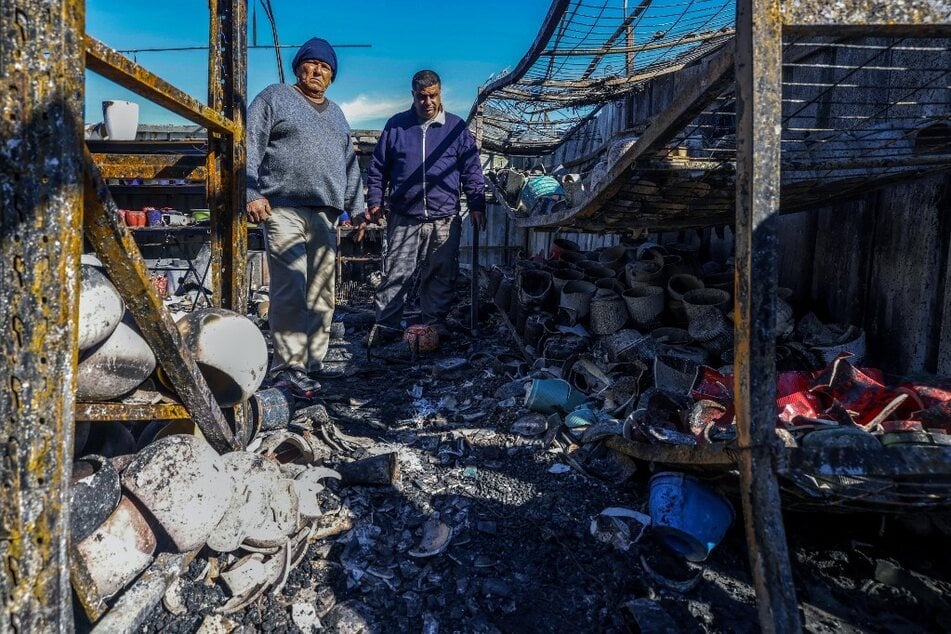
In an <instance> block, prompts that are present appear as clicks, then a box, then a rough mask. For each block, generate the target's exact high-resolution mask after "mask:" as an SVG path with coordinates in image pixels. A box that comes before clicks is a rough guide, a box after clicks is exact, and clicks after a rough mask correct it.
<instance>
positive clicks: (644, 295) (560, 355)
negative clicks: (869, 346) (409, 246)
mask: <svg viewBox="0 0 951 634" xmlns="http://www.w3.org/2000/svg"><path fill="white" fill-rule="evenodd" d="M698 253H699V248H698V247H697V246H695V245H691V244H671V245H666V246H661V245H659V244H656V243H651V242H642V243H640V244H636V243H631V244H621V245H618V246H613V247H607V248H604V249H600V250H597V251H594V252H590V253H584V252H581V251H580V250H579V249H578V247H577V245H576V244H574V243H572V242H570V241H567V240H564V239H556V240H555V241H554V248H553V250H552V253H551V256H550V257H549V258H535V259H531V260H521V261H519V262H517V263H516V265H515V267H514V268H512V269H500V268H496V269H495V270H494V271H493V275H492V283H491V286H490V291H491V293H492V294H493V297H494V301H495V304H496V305H497V306H498V307H499V309H500V310H501V311H503V312H504V313H505V315H506V318H507V321H508V323H509V324H510V325H511V327H512V329H513V331H514V332H515V334H516V336H517V337H519V338H520V339H521V341H522V342H523V343H524V345H525V350H526V353H527V355H528V356H529V358H530V359H534V360H535V361H534V368H535V369H536V371H537V372H536V375H537V376H538V377H540V378H539V379H538V380H541V379H542V378H544V379H551V378H556V379H559V380H561V381H562V384H561V385H560V386H555V385H554V384H550V383H547V384H544V383H538V382H537V381H536V383H535V384H533V385H532V386H530V387H529V388H528V395H529V397H530V398H529V399H528V400H529V401H533V400H535V399H534V396H533V395H535V394H536V393H538V392H540V391H541V392H544V396H543V397H542V400H543V401H544V404H543V405H542V406H539V407H534V408H533V409H537V410H538V411H541V412H542V413H545V414H552V413H555V412H556V410H557V412H558V413H559V414H560V415H561V416H562V417H563V418H564V422H565V424H567V425H568V427H570V428H572V429H574V430H576V431H575V434H576V435H577V436H578V437H579V438H581V432H582V431H583V430H584V429H586V428H589V427H591V431H590V432H589V434H590V435H594V436H600V435H603V434H605V433H609V432H610V431H611V430H614V431H615V432H617V433H621V434H623V435H624V437H625V438H627V439H629V440H634V441H639V442H644V443H663V444H672V445H688V446H697V445H705V444H711V443H712V444H717V443H732V442H733V441H735V439H736V421H735V416H734V412H733V395H732V390H733V385H732V383H733V378H732V360H733V359H732V355H733V323H732V320H731V314H730V311H731V309H732V306H733V302H732V295H731V291H732V284H733V276H732V270H730V268H729V267H730V266H731V263H730V262H729V261H725V262H722V263H719V262H716V261H707V262H704V263H702V264H701V263H699V261H698ZM781 290H782V289H781ZM789 299H790V294H789V292H788V291H782V292H781V294H780V297H777V298H775V302H776V311H775V312H776V320H777V327H776V330H777V333H778V341H777V351H776V357H777V366H778V369H779V374H778V380H777V411H778V412H779V418H778V421H777V425H778V433H779V435H780V436H781V437H782V440H783V442H784V444H786V445H787V446H793V447H795V446H800V445H801V444H803V443H805V444H808V445H811V446H839V445H841V444H845V445H854V446H862V447H874V446H878V447H881V446H882V445H883V444H884V445H892V446H903V445H914V446H921V445H929V446H934V447H938V448H940V447H947V446H949V445H951V437H949V435H948V432H949V431H951V391H949V390H948V388H949V386H951V381H949V380H944V379H933V380H928V381H915V382H909V381H902V382H899V383H896V384H894V385H887V384H886V383H887V382H886V379H885V376H884V373H883V372H882V371H881V370H877V369H874V368H865V367H864V365H863V364H864V358H865V353H866V350H865V334H864V332H863V331H862V330H861V329H859V328H857V327H855V326H841V325H837V324H824V323H822V322H821V321H820V320H819V319H818V318H817V317H816V316H815V315H814V314H813V313H806V314H802V315H801V316H798V317H797V311H796V309H795V307H794V306H793V305H792V304H790V303H789V301H788V300H789ZM552 390H554V391H555V392H557V393H558V394H557V401H558V402H549V401H551V398H554V397H555V396H556V395H555V392H551V394H548V392H550V391H552ZM530 407H531V405H530ZM582 441H583V439H582ZM880 441H881V442H880Z"/></svg>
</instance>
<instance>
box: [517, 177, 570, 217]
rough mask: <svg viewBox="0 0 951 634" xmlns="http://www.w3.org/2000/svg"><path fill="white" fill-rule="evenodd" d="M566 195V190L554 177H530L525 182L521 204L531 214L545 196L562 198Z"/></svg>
mask: <svg viewBox="0 0 951 634" xmlns="http://www.w3.org/2000/svg"><path fill="white" fill-rule="evenodd" d="M564 195H565V190H564V189H563V188H562V186H561V183H559V182H558V179H556V178H555V177H553V176H530V177H529V178H528V180H527V181H525V187H523V188H522V193H521V202H522V203H523V204H524V205H525V210H526V211H528V212H530V211H531V210H532V208H533V207H535V203H537V202H538V200H539V199H540V198H542V197H543V196H561V197H563V196H564Z"/></svg>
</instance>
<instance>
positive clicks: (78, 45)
mask: <svg viewBox="0 0 951 634" xmlns="http://www.w3.org/2000/svg"><path fill="white" fill-rule="evenodd" d="M0 22H2V23H3V30H2V32H0V77H3V84H4V86H3V90H0V111H2V112H3V117H2V118H0V191H2V192H3V194H2V195H0V279H2V280H3V281H2V286H0V314H2V315H3V324H4V330H5V334H4V336H3V337H0V384H2V388H0V438H2V441H0V570H2V572H0V597H2V601H3V604H2V606H0V631H3V632H14V631H15V632H68V631H72V629H73V620H72V608H71V593H70V586H69V566H68V560H67V555H66V545H67V541H68V535H69V478H70V465H71V464H72V453H73V435H74V417H73V409H74V407H75V391H76V363H77V358H78V353H77V347H76V345H77V339H76V337H77V335H76V326H77V321H78V319H77V316H78V312H79V311H78V304H79V282H80V276H79V270H80V267H79V255H80V252H81V250H82V204H83V202H82V201H83V197H82V194H83V160H82V148H83V117H82V114H83V70H84V64H83V48H82V44H83V41H82V33H83V31H84V30H85V5H84V3H83V2H82V1H81V0H64V1H56V0H45V1H40V0H5V1H4V2H2V3H0Z"/></svg>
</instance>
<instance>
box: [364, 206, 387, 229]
mask: <svg viewBox="0 0 951 634" xmlns="http://www.w3.org/2000/svg"><path fill="white" fill-rule="evenodd" d="M363 217H364V218H366V221H367V222H368V223H369V222H372V223H375V224H380V221H381V220H383V207H381V206H380V205H374V206H373V207H370V208H369V209H367V212H366V213H365V214H364V215H363Z"/></svg>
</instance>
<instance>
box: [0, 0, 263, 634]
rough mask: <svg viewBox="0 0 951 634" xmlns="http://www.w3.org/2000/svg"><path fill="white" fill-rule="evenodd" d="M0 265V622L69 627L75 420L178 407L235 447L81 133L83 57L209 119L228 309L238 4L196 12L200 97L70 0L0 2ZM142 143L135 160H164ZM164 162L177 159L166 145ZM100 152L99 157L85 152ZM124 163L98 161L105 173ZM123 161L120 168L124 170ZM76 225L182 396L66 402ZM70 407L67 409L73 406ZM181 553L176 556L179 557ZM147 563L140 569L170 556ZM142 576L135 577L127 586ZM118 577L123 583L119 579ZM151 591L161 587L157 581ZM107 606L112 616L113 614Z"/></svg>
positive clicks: (235, 287)
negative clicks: (134, 57)
mask: <svg viewBox="0 0 951 634" xmlns="http://www.w3.org/2000/svg"><path fill="white" fill-rule="evenodd" d="M0 13H2V22H3V25H4V29H3V33H2V35H0V37H2V41H0V75H2V76H3V77H4V82H5V87H6V89H5V90H4V91H2V95H0V103H2V112H3V116H2V118H0V135H2V142H0V168H2V169H0V189H2V190H3V192H4V194H3V198H2V230H0V256H2V257H0V269H2V271H3V276H2V277H3V290H2V293H0V305H2V306H3V307H4V311H3V312H4V314H5V315H6V320H7V331H8V334H9V336H8V337H5V338H4V342H3V344H2V349H3V357H4V362H3V371H2V377H0V378H2V383H3V390H2V393H0V420H2V422H0V425H2V426H3V432H4V434H3V437H4V438H5V441H4V451H3V467H2V478H3V486H2V494H0V496H2V498H0V525H2V527H3V528H2V530H0V556H2V559H3V567H4V571H5V572H4V574H2V575H0V590H2V594H3V597H4V606H3V610H0V629H3V630H12V629H17V630H25V631H54V630H58V631H68V630H70V629H71V623H72V616H71V614H72V607H71V590H70V579H69V574H70V573H69V571H70V566H69V556H68V548H67V547H68V527H67V518H68V507H69V473H70V466H69V465H70V464H71V461H72V447H73V429H74V423H75V421H76V420H77V419H80V418H81V419H86V420H136V419H149V418H176V417H184V416H188V417H190V418H192V419H193V420H194V421H195V422H196V424H197V425H198V426H199V427H200V428H201V430H202V432H203V433H204V435H205V437H206V438H207V439H208V441H209V442H210V443H211V444H212V445H213V446H214V447H215V448H216V449H218V450H219V451H224V450H229V449H235V448H238V447H239V446H240V444H241V443H240V440H239V439H240V438H242V437H243V434H242V433H241V432H242V431H243V428H244V426H245V425H246V422H247V421H246V416H245V415H244V412H243V411H242V410H241V409H239V410H238V411H236V412H235V417H234V418H235V426H236V428H237V431H238V433H234V432H233V431H232V428H231V425H230V424H229V422H228V420H227V419H226V417H225V415H224V413H223V412H222V410H221V408H220V407H219V406H218V404H217V403H216V401H215V399H214V397H213V396H212V394H211V392H210V390H209V388H208V386H207V384H206V382H205V380H204V378H203V377H202V375H201V373H200V372H199V370H198V367H197V365H196V363H195V360H194V358H193V357H192V354H191V352H190V351H189V350H188V349H187V348H185V347H183V346H182V345H181V336H180V334H179V332H178V329H177V328H176V327H175V324H174V323H173V321H172V320H171V317H170V315H169V313H168V311H167V309H166V308H165V306H164V305H163V303H162V301H161V299H160V298H159V297H158V296H157V294H156V293H155V292H154V291H153V290H152V287H151V285H150V284H149V280H148V271H147V270H146V267H145V264H144V261H143V260H142V257H141V255H140V254H139V252H138V249H137V247H136V245H135V242H134V241H133V239H132V237H131V236H130V235H129V233H128V231H127V230H126V228H125V227H124V225H123V224H122V223H121V222H120V220H119V217H118V214H117V210H116V206H115V203H114V202H113V200H112V197H111V195H110V193H109V189H108V187H107V186H106V184H105V181H104V179H103V177H102V175H101V173H100V169H99V167H97V159H96V158H95V157H94V156H93V155H92V154H91V153H90V152H89V150H88V149H86V148H84V143H83V136H82V135H83V96H84V90H83V82H84V76H83V73H84V69H85V68H87V67H88V68H89V69H91V70H93V71H95V72H97V73H99V74H102V75H104V76H105V77H107V78H109V79H112V80H113V81H116V82H117V83H119V84H121V85H123V86H125V87H126V88H129V89H131V90H133V91H134V92H136V93H138V94H139V95H141V96H143V97H146V98H147V99H150V100H152V101H154V102H156V103H158V104H159V105H162V106H164V107H166V108H168V109H169V110H171V111H173V112H175V113H176V114H179V115H181V116H183V117H185V118H186V119H188V120H190V121H192V122H194V123H197V124H199V125H202V126H204V127H206V128H207V129H208V131H209V150H208V154H207V157H206V158H205V159H204V161H203V164H204V167H203V168H202V166H201V165H189V169H190V170H201V169H203V170H204V176H205V179H206V188H207V189H206V192H207V195H208V200H209V206H210V208H211V211H212V214H211V216H212V222H211V228H212V229H211V230H212V237H211V240H212V254H213V255H212V274H213V275H214V277H215V281H216V283H215V284H214V288H215V298H214V299H215V303H216V304H218V305H221V306H223V307H226V308H230V309H233V310H236V311H243V310H244V309H245V306H246V302H247V297H246V295H247V293H246V288H245V287H246V285H247V280H246V279H245V277H246V275H245V266H246V262H245V259H246V251H247V229H246V225H245V220H244V216H243V213H242V210H243V207H244V205H243V202H242V201H243V199H244V164H245V153H244V139H243V136H244V120H243V119H244V108H245V92H246V67H247V45H246V22H247V18H246V3H245V2H244V1H243V0H213V1H212V2H211V3H210V20H209V24H210V26H209V69H210V71H209V81H208V105H204V104H202V103H200V102H199V101H198V100H196V99H194V98H192V97H190V96H188V95H186V94H185V93H184V92H182V91H180V90H178V89H176V88H175V87H173V86H172V85H170V84H168V83H167V82H165V81H163V80H162V79H160V78H158V77H157V76H155V75H153V74H152V73H150V72H148V71H147V70H146V69H144V68H143V67H141V66H139V65H138V64H135V63H133V62H132V61H130V60H129V59H127V58H125V57H123V56H121V55H119V54H118V53H116V52H115V51H113V50H111V49H109V48H108V47H107V46H106V45H105V44H103V43H102V42H99V41H97V40H95V39H94V38H91V37H89V36H88V35H85V5H84V3H83V2H81V1H76V0H47V1H42V0H10V1H9V2H5V3H3V6H2V7H0ZM168 160H169V159H168V157H142V158H141V164H140V165H139V166H138V167H137V168H136V169H138V170H139V173H141V172H142V171H145V172H153V173H154V172H155V171H157V170H160V169H164V168H165V167H167V163H168ZM175 161H176V163H179V160H178V159H177V158H176V159H175ZM98 162H99V164H100V165H103V167H105V162H108V161H105V162H104V161H103V160H102V159H99V161H98ZM126 167H128V168H130V171H132V172H135V169H132V166H131V165H129V164H125V165H121V166H118V167H113V168H110V169H113V171H112V172H110V173H111V174H113V175H115V174H119V173H121V172H122V171H123V170H124V169H125V168H126ZM131 175H134V174H131ZM83 233H85V235H86V238H87V239H88V241H89V242H90V243H91V244H92V245H93V246H94V248H95V250H96V252H97V255H98V256H99V258H100V259H101V260H102V262H103V264H104V266H105V268H106V270H107V271H108V273H109V275H110V277H111V278H112V280H113V282H114V283H115V285H116V287H117V288H118V289H119V291H120V293H121V295H122V296H123V299H124V300H125V302H126V305H127V307H128V309H129V310H130V311H131V312H132V314H133V316H134V318H135V320H136V323H137V324H138V326H139V327H140V329H141V331H142V333H143V336H144V337H145V339H146V340H147V341H148V343H149V344H150V345H151V347H152V348H153V350H154V352H155V355H156V357H157V359H158V361H159V363H160V364H161V365H162V368H163V369H164V371H165V373H166V374H167V375H168V377H169V379H170V381H171V383H172V384H173V385H174V387H175V388H176V390H177V392H178V394H179V396H180V398H181V400H182V404H181V405H180V406H177V405H159V406H127V405H122V404H119V403H109V404H95V405H80V406H78V407H77V404H76V402H75V382H76V364H77V361H78V353H77V347H76V342H77V334H76V328H77V315H78V301H79V298H78V294H79V291H78V289H79V279H80V275H79V271H80V263H79V256H80V253H81V251H82V243H83V240H82V237H83ZM77 409H78V412H77ZM183 557H185V556H181V555H180V556H175V558H176V562H177V565H178V566H179V567H180V566H181V565H182V562H184V561H185V559H183ZM159 564H161V566H162V567H164V568H163V570H158V569H156V570H154V571H153V570H151V569H150V571H147V572H146V573H145V574H144V576H143V579H144V578H146V577H148V578H152V577H155V576H156V574H158V576H159V577H160V578H165V577H166V576H167V574H166V573H167V570H165V569H169V570H170V569H172V568H175V565H176V563H175V562H172V563H171V564H170V563H169V562H168V561H165V560H162V561H161V562H157V563H156V564H155V565H159ZM139 590H141V588H139ZM131 591H132V590H131V588H130V590H129V592H131ZM158 596H159V597H160V596H161V594H159V595H158ZM119 616H120V615H118V614H117V615H116V618H118V617H119Z"/></svg>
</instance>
